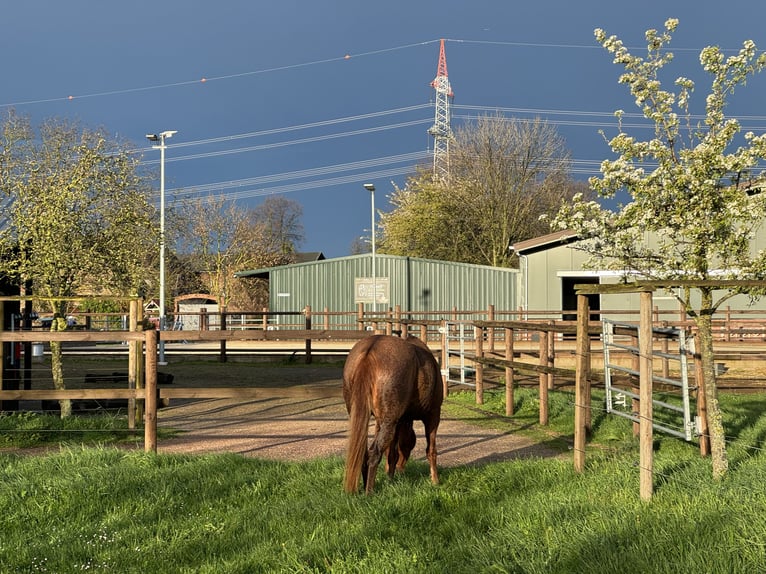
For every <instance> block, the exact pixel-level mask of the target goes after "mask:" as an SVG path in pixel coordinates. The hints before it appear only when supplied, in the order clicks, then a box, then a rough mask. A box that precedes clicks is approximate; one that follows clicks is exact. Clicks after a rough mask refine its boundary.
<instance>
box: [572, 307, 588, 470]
mask: <svg viewBox="0 0 766 574" xmlns="http://www.w3.org/2000/svg"><path fill="white" fill-rule="evenodd" d="M589 320H590V309H589V305H588V297H587V295H580V294H579V293H578V294H577V350H576V352H575V360H576V363H575V365H576V367H575V428H574V469H575V472H582V471H583V470H585V437H586V435H587V420H588V417H587V412H588V411H589V410H590V401H587V396H588V395H589V393H588V391H587V389H586V387H587V386H588V385H589V384H590V335H589V333H588V322H589ZM586 401H587V402H586Z"/></svg>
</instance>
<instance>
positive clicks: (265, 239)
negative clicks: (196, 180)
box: [174, 197, 303, 309]
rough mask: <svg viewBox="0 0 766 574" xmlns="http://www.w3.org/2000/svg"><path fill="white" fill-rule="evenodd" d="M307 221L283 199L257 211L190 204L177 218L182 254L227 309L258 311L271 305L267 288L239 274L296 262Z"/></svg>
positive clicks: (220, 202) (221, 202)
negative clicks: (179, 226) (296, 250)
mask: <svg viewBox="0 0 766 574" xmlns="http://www.w3.org/2000/svg"><path fill="white" fill-rule="evenodd" d="M301 216H302V210H301V207H300V205H299V204H297V203H295V202H293V201H290V200H287V199H284V198H282V197H271V198H268V199H266V201H264V202H263V203H262V204H261V205H259V206H258V207H256V208H254V209H244V208H242V207H240V206H239V205H237V204H235V203H234V202H226V200H225V199H223V198H220V197H209V198H202V199H198V200H195V201H191V202H187V203H186V204H184V205H182V206H181V207H180V208H179V213H178V214H177V216H176V217H175V218H174V219H175V221H176V222H179V223H180V224H181V225H182V229H181V231H180V232H179V234H178V241H177V244H176V251H177V253H178V254H179V259H181V260H183V261H186V262H187V263H191V265H192V266H193V268H194V269H196V273H197V277H198V278H199V281H200V283H201V285H202V287H203V288H204V289H205V290H206V291H207V292H208V293H210V294H211V295H214V296H216V297H217V298H218V300H219V302H220V304H221V305H222V306H224V307H233V308H240V309H254V308H257V307H260V306H263V305H265V304H267V303H268V296H267V292H266V290H265V288H264V286H263V285H262V283H261V282H260V281H258V280H244V279H236V278H235V277H234V274H235V273H236V272H237V271H243V270H246V269H253V268H262V267H272V266H275V265H284V264H287V263H290V262H292V261H293V259H294V255H295V249H296V247H297V245H298V244H299V243H300V242H301V241H302V240H303V225H302V223H301Z"/></svg>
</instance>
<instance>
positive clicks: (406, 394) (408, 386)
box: [343, 335, 443, 419]
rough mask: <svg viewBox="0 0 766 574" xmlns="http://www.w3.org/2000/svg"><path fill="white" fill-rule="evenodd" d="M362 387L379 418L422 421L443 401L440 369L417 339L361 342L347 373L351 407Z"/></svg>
mask: <svg viewBox="0 0 766 574" xmlns="http://www.w3.org/2000/svg"><path fill="white" fill-rule="evenodd" d="M359 385H362V386H367V387H368V388H369V392H370V393H371V399H372V403H373V404H372V408H373V412H374V413H375V416H376V417H379V416H395V417H401V416H403V415H404V414H407V415H408V416H409V417H411V418H415V419H422V418H423V417H424V416H425V415H426V414H427V413H430V412H431V411H432V410H433V409H434V408H435V409H437V410H438V409H439V408H440V407H441V403H442V399H443V396H442V395H443V392H442V384H441V373H440V371H439V365H438V363H437V362H436V359H434V356H433V353H431V350H430V349H429V348H428V346H427V345H426V344H425V343H423V342H422V341H420V340H419V339H414V338H412V339H402V338H400V337H394V336H390V335H372V336H370V337H365V338H364V339H361V340H360V341H358V342H357V343H356V344H355V345H354V347H353V348H352V349H351V352H350V353H349V355H348V358H347V359H346V364H345V366H344V369H343V394H344V398H345V399H346V406H347V407H349V400H350V395H351V390H352V389H353V388H355V387H357V386H359ZM357 390H358V389H357Z"/></svg>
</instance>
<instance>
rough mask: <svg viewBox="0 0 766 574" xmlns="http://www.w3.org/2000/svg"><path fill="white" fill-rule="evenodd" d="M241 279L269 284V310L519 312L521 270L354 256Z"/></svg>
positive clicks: (251, 272)
mask: <svg viewBox="0 0 766 574" xmlns="http://www.w3.org/2000/svg"><path fill="white" fill-rule="evenodd" d="M236 276H237V277H241V278H243V277H259V278H263V279H268V281H269V310H270V311H272V312H291V311H301V310H303V309H304V308H305V307H306V306H307V305H310V306H311V308H312V309H314V310H316V311H322V310H324V309H327V310H328V311H331V312H336V311H349V312H351V311H354V310H355V309H356V308H357V305H358V304H359V303H364V304H365V309H367V310H372V308H373V302H372V301H373V297H372V294H373V293H376V294H377V303H375V309H376V310H377V311H384V310H387V309H389V308H391V309H393V308H396V306H399V307H400V308H401V309H402V311H414V312H437V311H450V310H451V309H459V310H461V311H484V310H486V309H488V307H489V306H490V305H494V307H495V309H497V310H498V311H500V310H515V309H516V308H517V305H518V301H517V292H518V283H519V271H518V270H516V269H503V268H498V267H489V266H484V265H470V264H466V263H453V262H449V261H435V260H430V259H418V258H415V257H400V256H396V255H385V254H377V255H376V256H375V258H374V272H373V257H372V255H371V254H369V253H367V254H363V255H352V256H349V257H340V258H335V259H324V260H321V261H311V262H306V263H296V264H293V265H283V266H279V267H269V268H264V269H254V270H249V271H241V272H239V273H237V274H236Z"/></svg>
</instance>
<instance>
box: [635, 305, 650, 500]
mask: <svg viewBox="0 0 766 574" xmlns="http://www.w3.org/2000/svg"><path fill="white" fill-rule="evenodd" d="M640 297H641V308H640V311H639V315H640V322H639V326H638V329H639V332H638V348H639V355H640V360H641V368H640V375H639V380H640V385H641V388H640V390H639V395H640V398H639V400H640V405H639V419H640V423H639V441H640V446H639V465H640V467H641V468H640V472H639V477H640V479H639V480H640V494H641V499H642V500H649V499H651V498H652V491H653V475H654V458H653V457H654V453H653V446H654V445H653V440H654V439H653V430H654V429H653V428H652V416H653V414H652V408H653V405H652V383H653V373H652V368H653V359H654V357H653V349H652V292H651V291H641V294H640Z"/></svg>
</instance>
